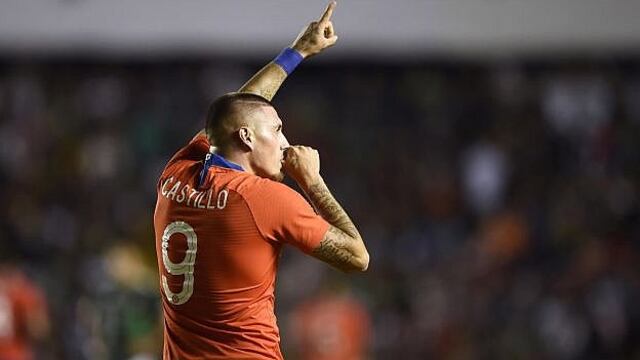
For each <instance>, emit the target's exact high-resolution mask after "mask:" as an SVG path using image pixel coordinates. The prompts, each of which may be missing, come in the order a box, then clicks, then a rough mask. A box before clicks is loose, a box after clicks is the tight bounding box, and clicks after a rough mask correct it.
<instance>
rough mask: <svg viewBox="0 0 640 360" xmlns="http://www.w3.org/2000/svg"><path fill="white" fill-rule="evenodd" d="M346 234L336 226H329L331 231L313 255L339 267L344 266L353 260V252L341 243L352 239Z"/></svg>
mask: <svg viewBox="0 0 640 360" xmlns="http://www.w3.org/2000/svg"><path fill="white" fill-rule="evenodd" d="M351 240H352V239H349V238H348V237H347V236H346V234H345V233H344V232H342V231H340V230H338V229H337V228H335V227H333V226H332V227H329V231H327V234H326V235H325V236H324V239H322V242H320V245H318V247H317V248H315V249H314V250H313V256H315V257H316V258H318V259H320V260H322V261H324V262H326V263H328V264H330V265H332V266H335V267H337V268H342V267H343V266H344V265H348V264H350V263H351V262H352V261H353V254H351V253H350V252H349V251H347V250H346V249H344V247H343V246H341V244H344V243H345V242H347V241H351Z"/></svg>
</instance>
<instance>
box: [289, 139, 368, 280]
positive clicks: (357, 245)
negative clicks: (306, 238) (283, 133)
mask: <svg viewBox="0 0 640 360" xmlns="http://www.w3.org/2000/svg"><path fill="white" fill-rule="evenodd" d="M284 166H285V171H286V172H287V174H288V175H289V176H291V177H292V178H293V179H294V180H295V181H296V182H297V183H298V185H299V186H300V188H301V189H302V190H303V191H304V192H305V194H307V196H308V198H309V201H311V204H312V205H313V206H314V207H315V208H316V210H317V211H318V213H319V214H320V216H322V217H323V218H324V219H325V220H326V221H327V222H328V223H329V224H330V225H331V226H330V227H329V230H327V233H326V234H325V235H324V238H323V239H322V241H321V242H320V244H319V245H318V246H317V247H316V248H315V249H314V250H313V252H312V255H313V256H314V257H316V258H317V259H319V260H322V261H324V262H326V263H328V264H330V265H332V266H334V267H336V268H338V269H340V270H342V271H345V272H350V271H365V270H367V268H368V266H369V253H368V252H367V248H366V247H365V245H364V242H363V240H362V237H361V236H360V233H359V232H358V229H357V228H356V226H355V224H354V223H353V221H351V219H350V218H349V215H347V213H346V211H344V209H343V208H342V206H340V204H339V203H338V201H337V200H336V199H335V198H334V197H333V195H332V194H331V191H329V188H328V187H327V185H326V184H325V182H324V180H323V179H322V176H320V157H319V155H318V152H317V151H316V150H314V149H312V148H310V147H306V146H291V147H290V148H288V149H287V152H286V158H285V163H284Z"/></svg>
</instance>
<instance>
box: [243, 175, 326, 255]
mask: <svg viewBox="0 0 640 360" xmlns="http://www.w3.org/2000/svg"><path fill="white" fill-rule="evenodd" d="M247 203H248V205H249V208H250V210H251V213H252V214H253V217H254V219H255V222H256V225H257V226H258V230H259V231H260V233H261V234H262V235H263V236H264V237H265V238H266V239H267V240H269V241H274V242H280V243H286V244H290V245H293V246H295V247H297V248H298V249H300V250H302V251H303V252H305V253H311V252H312V251H313V250H314V249H315V248H316V247H318V245H319V244H320V241H322V239H323V238H324V235H325V233H326V232H327V230H328V229H329V223H328V222H327V221H326V220H324V219H323V218H322V217H321V216H320V215H318V214H316V213H315V211H314V210H313V208H312V207H311V205H309V203H308V202H307V201H306V200H305V199H304V198H303V197H302V195H300V194H299V193H298V192H296V191H295V190H293V189H291V188H290V187H288V186H286V185H284V184H280V183H277V182H274V181H271V180H266V179H265V180H262V181H261V184H260V186H258V189H257V190H256V191H254V192H252V193H251V195H250V196H249V198H248V199H247Z"/></svg>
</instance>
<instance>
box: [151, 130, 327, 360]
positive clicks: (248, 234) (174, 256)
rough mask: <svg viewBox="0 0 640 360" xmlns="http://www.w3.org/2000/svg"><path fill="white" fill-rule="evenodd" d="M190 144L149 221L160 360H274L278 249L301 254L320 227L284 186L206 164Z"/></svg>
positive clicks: (166, 175) (203, 145)
mask: <svg viewBox="0 0 640 360" xmlns="http://www.w3.org/2000/svg"><path fill="white" fill-rule="evenodd" d="M208 151H209V144H208V142H207V140H206V137H205V136H204V135H200V136H196V137H195V138H194V139H193V140H192V141H191V142H190V143H189V144H188V145H187V146H186V147H184V148H182V149H181V150H180V151H179V152H178V153H176V155H175V156H174V157H173V158H172V159H171V160H170V161H169V163H168V164H167V166H166V168H165V169H164V171H163V173H162V175H161V176H160V179H159V181H158V186H157V191H158V200H157V203H156V209H155V214H154V228H155V238H156V254H157V257H158V268H159V272H160V275H161V276H160V292H161V297H162V305H163V311H164V348H163V357H164V359H204V358H206V359H281V358H282V355H281V353H280V346H279V342H280V335H279V331H278V327H277V324H276V318H275V314H274V287H275V278H276V270H277V266H278V257H279V254H280V250H281V248H282V246H283V245H284V244H291V245H293V246H295V247H297V248H299V249H300V250H302V251H304V252H306V253H310V252H311V251H312V250H313V249H314V248H315V247H317V246H318V245H319V243H320V241H321V240H322V238H323V237H324V234H325V233H326V231H327V229H328V228H329V224H328V223H327V222H326V221H325V220H324V219H322V218H321V217H320V216H319V215H317V214H316V213H315V212H314V211H313V209H312V208H311V206H310V205H309V203H308V202H307V201H306V200H305V199H304V198H303V197H302V196H301V195H300V194H298V193H297V192H296V191H294V190H293V189H291V188H289V187H288V186H286V185H284V184H281V183H278V182H275V181H272V180H269V179H264V178H261V177H258V176H255V175H252V174H249V173H247V172H243V171H238V170H235V169H229V168H225V167H219V166H211V167H210V168H209V170H208V172H207V173H206V176H205V178H204V181H203V183H202V184H201V185H200V186H198V185H199V184H198V183H199V182H200V179H199V178H200V171H201V170H202V167H203V160H204V158H205V155H206V154H207V153H208Z"/></svg>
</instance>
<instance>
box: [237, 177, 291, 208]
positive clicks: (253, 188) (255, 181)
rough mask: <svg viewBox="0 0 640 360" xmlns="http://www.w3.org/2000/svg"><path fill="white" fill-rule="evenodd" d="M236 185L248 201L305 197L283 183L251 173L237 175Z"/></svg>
mask: <svg viewBox="0 0 640 360" xmlns="http://www.w3.org/2000/svg"><path fill="white" fill-rule="evenodd" d="M234 185H235V186H234V189H233V190H235V191H236V192H238V193H239V194H240V195H241V196H242V197H244V198H245V200H246V201H247V202H256V201H259V202H270V201H272V202H282V201H292V200H297V199H298V198H299V199H303V198H302V196H301V195H300V194H299V193H298V192H297V191H295V190H294V189H292V188H290V187H289V186H287V185H285V184H283V183H280V182H277V181H273V180H270V179H265V178H261V177H259V176H255V175H251V174H245V176H242V177H240V176H239V177H237V178H236V182H235V184H234Z"/></svg>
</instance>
